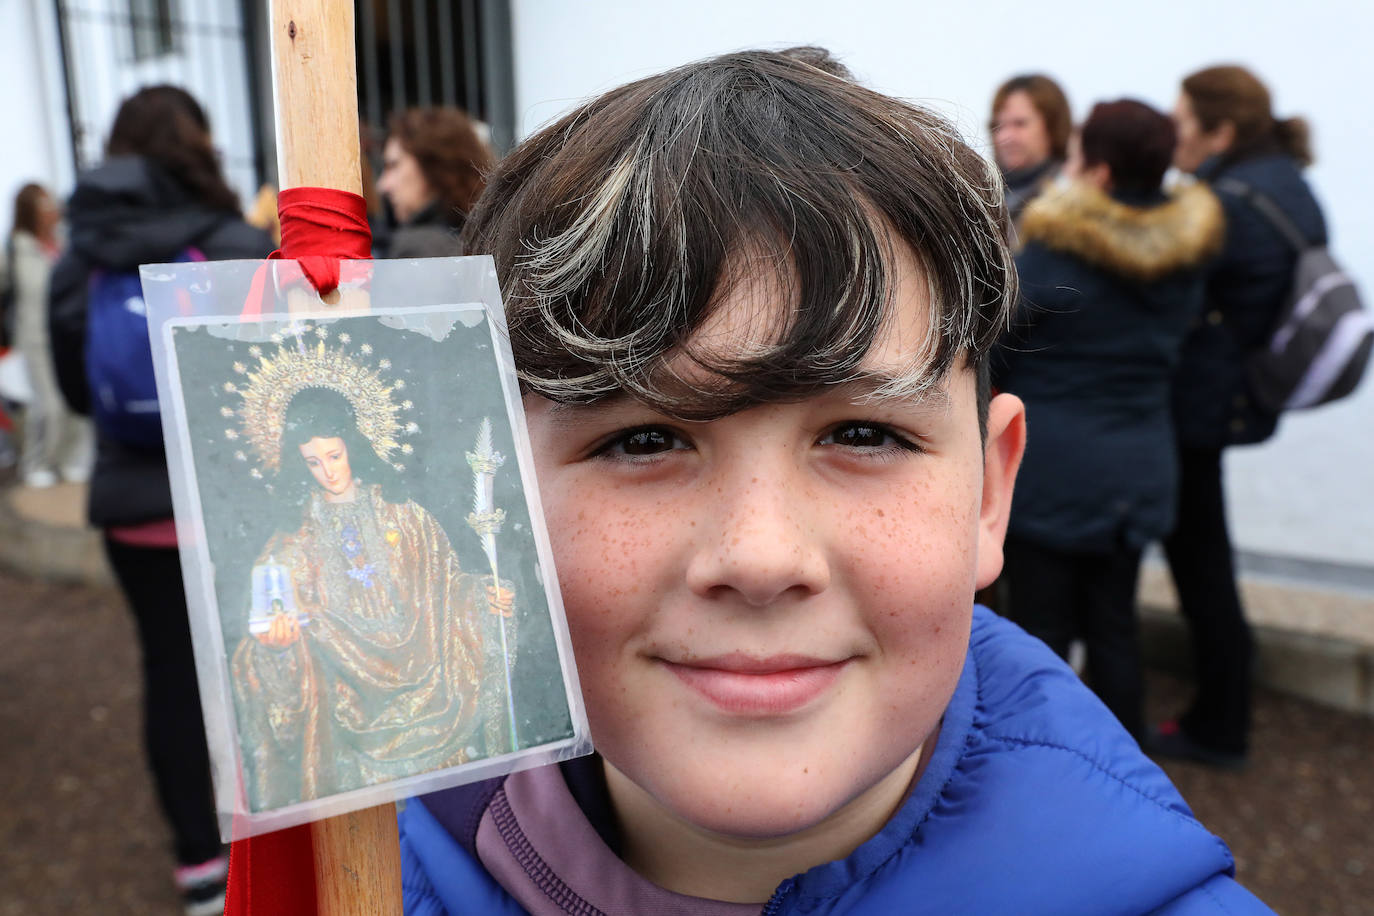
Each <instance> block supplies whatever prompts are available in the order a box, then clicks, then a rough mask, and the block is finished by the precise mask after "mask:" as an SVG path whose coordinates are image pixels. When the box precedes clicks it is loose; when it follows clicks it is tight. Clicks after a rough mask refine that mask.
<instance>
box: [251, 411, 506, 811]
mask: <svg viewBox="0 0 1374 916" xmlns="http://www.w3.org/2000/svg"><path fill="white" fill-rule="evenodd" d="M399 490H400V482H399V480H398V479H397V475H395V474H394V473H393V471H392V468H391V467H390V466H389V465H387V463H386V462H385V461H383V460H381V459H380V458H379V457H378V455H377V452H376V451H375V449H374V448H373V446H372V444H371V443H370V441H369V440H368V438H367V437H366V436H365V435H363V434H362V432H361V431H360V430H359V425H358V420H357V415H356V413H355V411H354V409H353V407H352V406H351V405H350V403H349V401H348V399H347V398H346V397H344V396H343V395H341V394H339V393H337V392H335V391H332V390H329V389H324V388H306V389H304V390H303V391H301V392H300V393H298V394H296V395H295V396H294V397H293V398H292V399H291V402H290V405H289V406H288V408H287V410H286V414H285V419H284V421H283V424H282V434H281V451H280V458H279V460H278V471H277V478H276V482H275V485H274V496H275V497H277V498H279V499H280V502H281V505H282V507H283V509H284V511H285V513H286V514H285V515H283V516H282V522H283V523H284V524H279V530H278V532H277V533H276V534H275V535H273V536H272V538H271V539H270V540H269V541H268V543H267V545H266V546H265V547H264V548H263V550H262V552H261V554H260V555H259V557H258V560H257V563H256V564H255V574H254V581H255V583H256V582H265V583H271V584H270V585H269V586H264V588H266V589H267V592H270V594H269V593H266V592H265V593H264V594H262V595H257V594H255V596H254V606H255V609H256V608H258V607H259V606H261V607H264V608H266V609H268V614H267V616H266V618H265V619H259V620H257V621H256V622H255V621H253V620H250V624H249V630H250V633H251V634H252V635H250V636H249V637H247V638H245V639H244V640H242V642H240V644H239V646H238V649H237V650H236V651H235V653H234V658H233V665H232V668H233V675H234V687H235V692H236V696H237V701H238V708H239V721H240V732H241V736H242V737H241V740H242V745H243V752H244V760H245V764H246V769H247V771H248V786H247V791H248V797H249V803H250V805H252V806H253V807H254V809H255V810H263V809H267V808H276V807H280V806H283V805H287V804H291V803H293V802H298V801H304V800H307V799H312V798H319V797H322V796H326V795H332V794H336V793H338V792H343V791H347V790H350V789H357V788H361V787H363V786H367V785H372V784H374V783H377V782H382V781H388V780H392V779H400V778H403V777H406V776H412V775H415V774H418V773H424V772H428V771H430V770H435V769H440V768H443V767H447V766H454V765H457V764H460V763H464V762H466V761H468V760H470V759H474V757H475V756H476V755H477V753H478V752H477V751H476V749H477V748H479V747H481V748H482V751H481V752H480V755H481V756H491V755H495V754H498V753H502V752H504V751H507V750H510V749H511V748H510V747H509V742H508V741H507V740H504V739H505V735H506V734H508V731H507V728H506V726H507V724H508V723H507V721H506V718H505V716H504V711H505V709H506V701H505V670H506V668H505V664H506V662H505V658H504V657H503V655H502V649H501V646H502V643H501V636H500V626H501V617H503V616H509V615H510V611H511V601H512V597H513V596H512V595H511V593H510V592H509V591H508V590H506V589H500V590H498V589H496V588H495V587H494V585H493V584H492V582H491V578H490V577H489V576H471V575H467V574H465V573H464V572H463V571H462V570H461V568H460V567H459V564H458V557H457V556H456V555H455V554H454V552H453V548H452V546H451V545H450V543H449V539H448V536H447V535H446V534H445V533H444V530H443V528H442V527H441V526H440V525H439V523H438V522H437V521H436V520H435V519H434V517H433V516H432V515H430V514H429V512H427V511H426V510H425V509H424V508H423V507H422V506H420V505H419V504H418V503H416V502H413V501H411V500H408V499H405V498H404V497H402V496H400V494H399ZM287 518H290V519H291V521H290V522H287V521H286V520H287ZM258 590H261V589H258ZM507 637H508V638H507V643H506V647H507V650H508V651H511V652H513V651H514V643H513V637H514V630H513V629H511V630H509V631H508V634H507Z"/></svg>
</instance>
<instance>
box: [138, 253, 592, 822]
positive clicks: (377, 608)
mask: <svg viewBox="0 0 1374 916" xmlns="http://www.w3.org/2000/svg"><path fill="white" fill-rule="evenodd" d="M343 268H344V270H343V278H344V282H343V283H342V285H341V290H340V295H338V296H333V297H331V298H333V299H336V302H335V304H333V305H330V304H327V303H326V302H324V301H321V299H320V297H319V296H318V295H317V294H316V293H315V292H314V291H313V290H312V289H310V288H309V287H308V286H307V285H306V284H305V283H304V281H303V280H302V278H301V274H300V270H299V268H298V267H297V265H296V263H295V262H293V261H267V262H258V261H233V262H218V263H184V264H168V265H149V266H145V267H143V268H142V270H141V273H142V281H143V291H144V300H145V303H146V307H147V314H148V323H149V331H150V334H149V338H150V342H151V344H152V353H153V364H154V371H155V375H156V381H157V391H158V402H159V410H160V414H161V419H162V427H163V437H164V440H165V442H166V448H167V460H168V469H169V472H170V475H171V482H172V496H173V503H174V506H175V510H176V524H177V539H178V542H179V545H180V553H181V564H182V573H183V578H184V580H185V586H186V597H187V605H188V607H189V609H190V615H191V633H192V639H193V642H194V647H195V655H196V671H197V675H198V678H199V683H200V696H201V704H202V707H203V709H204V715H205V727H206V736H207V738H208V741H209V747H210V757H211V763H212V768H213V778H214V787H215V798H216V805H217V808H218V812H219V817H220V825H221V833H222V834H223V836H224V838H225V839H226V840H228V839H239V838H242V837H244V836H250V835H253V834H256V833H262V832H266V831H269V830H276V829H280V828H283V827H288V826H292V825H295V824H299V823H303V822H306V821H312V820H318V819H320V818H324V817H330V816H333V815H337V814H341V813H344V812H347V811H352V810H355V809H359V808H365V807H370V806H373V805H377V804H382V803H386V802H392V801H396V800H399V799H403V798H405V797H408V796H412V795H419V794H424V793H427V792H432V791H435V790H438V789H441V788H446V787H449V786H454V785H459V784H462V783H466V782H473V781H476V780H480V779H486V778H489V777H491V776H495V775H499V774H502V773H506V772H510V771H513V770H517V769H524V768H527V767H533V766H539V765H542V764H547V763H552V762H556V761H559V760H564V759H567V758H570V757H575V756H579V755H581V754H585V753H589V752H590V751H591V741H590V737H589V733H588V729H587V722H586V714H585V710H584V708H583V705H582V699H581V694H580V691H579V689H578V684H577V674H576V671H575V668H574V665H573V657H572V650H571V644H570V642H569V639H568V629H567V623H566V621H565V619H564V615H563V608H562V604H561V601H560V598H559V593H558V585H557V577H556V575H555V573H554V567H553V558H552V555H551V551H550V546H549V539H548V534H547V532H546V530H545V527H544V519H543V515H542V513H541V511H540V504H539V498H538V487H537V484H536V481H535V478H534V472H533V467H534V464H533V460H532V456H531V452H530V444H529V437H528V435H527V432H526V428H525V422H524V415H523V413H522V411H521V406H520V394H519V387H518V383H517V379H516V375H515V368H514V364H513V362H512V359H511V352H510V345H509V342H508V340H507V335H506V327H505V320H504V312H503V309H502V306H501V300H500V288H499V285H498V283H497V280H496V275H495V270H494V268H493V265H492V261H491V259H490V258H487V257H471V258H436V259H425V260H413V261H377V262H370V261H351V262H344V264H343Z"/></svg>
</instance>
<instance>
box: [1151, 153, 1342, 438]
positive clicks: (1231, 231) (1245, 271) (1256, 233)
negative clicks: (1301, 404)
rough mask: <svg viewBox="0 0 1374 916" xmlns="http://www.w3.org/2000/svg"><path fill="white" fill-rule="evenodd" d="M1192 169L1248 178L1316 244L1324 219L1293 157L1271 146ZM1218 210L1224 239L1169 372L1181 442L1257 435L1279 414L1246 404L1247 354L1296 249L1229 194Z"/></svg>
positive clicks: (1260, 336)
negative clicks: (1174, 369) (1175, 365)
mask: <svg viewBox="0 0 1374 916" xmlns="http://www.w3.org/2000/svg"><path fill="white" fill-rule="evenodd" d="M1197 176H1198V178H1200V179H1202V180H1203V181H1206V182H1208V183H1209V184H1211V185H1213V186H1215V185H1216V183H1217V182H1218V181H1219V180H1221V179H1223V178H1232V179H1235V180H1237V181H1240V182H1243V183H1245V184H1247V185H1249V186H1250V187H1251V188H1253V189H1255V190H1256V191H1259V192H1260V193H1261V194H1263V195H1265V196H1266V197H1268V198H1269V199H1270V200H1272V201H1273V202H1274V203H1275V204H1277V205H1278V206H1279V209H1281V210H1282V211H1283V212H1284V213H1285V214H1287V216H1288V218H1289V219H1291V220H1292V221H1293V222H1294V223H1295V224H1296V225H1297V227H1298V229H1300V230H1301V231H1302V233H1303V235H1304V236H1305V237H1306V238H1307V240H1308V241H1309V242H1311V243H1312V244H1314V245H1321V244H1325V243H1326V223H1325V221H1324V220H1323V219H1322V213H1321V209H1320V208H1319V207H1318V206H1317V201H1316V198H1315V197H1313V196H1312V190H1311V188H1309V187H1308V186H1307V182H1305V181H1304V180H1303V178H1302V173H1301V172H1299V171H1298V165H1297V163H1296V162H1294V161H1293V160H1292V159H1291V158H1289V157H1288V156H1285V155H1283V154H1282V153H1279V152H1272V153H1259V154H1252V155H1247V156H1243V157H1239V158H1233V159H1225V160H1223V159H1210V160H1208V161H1207V162H1205V163H1203V165H1202V167H1201V168H1200V169H1198V172H1197ZM1217 196H1218V197H1219V198H1220V199H1221V204H1222V207H1223V208H1224V209H1225V211H1226V246H1225V248H1224V249H1223V250H1222V253H1221V255H1220V256H1219V257H1218V258H1217V260H1216V261H1215V262H1214V263H1213V264H1212V266H1211V268H1210V269H1209V270H1208V274H1207V293H1206V298H1207V304H1206V308H1205V311H1204V312H1203V313H1202V314H1201V315H1199V316H1198V318H1197V321H1196V322H1195V323H1194V325H1193V328H1192V331H1191V332H1190V333H1189V335H1188V337H1187V339H1186V340H1185V341H1184V343H1183V356H1182V360H1181V362H1180V364H1179V367H1178V373H1177V375H1176V376H1175V379H1174V422H1175V424H1176V427H1177V430H1178V439H1179V444H1180V445H1182V446H1184V447H1185V448H1207V449H1210V448H1221V447H1222V446H1225V445H1246V444H1250V443H1254V442H1263V441H1264V440H1265V439H1267V438H1269V437H1270V436H1271V435H1273V433H1274V429H1275V428H1276V427H1277V426H1278V416H1277V415H1275V414H1272V413H1269V412H1268V411H1266V410H1264V409H1262V408H1260V407H1258V406H1257V405H1255V404H1253V403H1252V402H1251V399H1250V395H1249V389H1248V387H1247V385H1246V382H1245V360H1246V357H1247V356H1249V354H1251V353H1253V352H1254V351H1255V350H1258V349H1259V348H1261V347H1263V346H1264V345H1265V344H1266V343H1267V342H1268V340H1269V336H1270V334H1272V333H1273V330H1274V326H1275V325H1276V324H1277V323H1278V314H1279V309H1280V308H1281V307H1282V306H1283V303H1284V300H1285V299H1286V298H1287V297H1288V292H1289V290H1290V288H1291V287H1292V285H1293V269H1294V266H1295V265H1296V264H1297V253H1296V252H1294V251H1293V249H1292V247H1291V246H1290V245H1289V244H1288V243H1287V242H1286V241H1285V240H1284V239H1283V237H1282V236H1281V235H1279V233H1278V230H1276V229H1275V228H1274V227H1273V226H1272V225H1270V223H1269V221H1268V220H1267V219H1265V218H1264V216H1263V215H1262V214H1260V213H1259V212H1257V211H1256V210H1255V209H1254V207H1253V206H1251V205H1250V204H1249V203H1248V202H1247V201H1245V200H1243V199H1241V198H1240V197H1237V196H1236V195H1234V194H1226V193H1222V194H1218V195H1217Z"/></svg>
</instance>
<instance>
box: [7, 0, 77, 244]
mask: <svg viewBox="0 0 1374 916" xmlns="http://www.w3.org/2000/svg"><path fill="white" fill-rule="evenodd" d="M53 20H54V16H53V13H52V4H51V3H47V2H41V3H40V2H38V0H0V23H3V28H0V86H4V87H6V91H5V93H4V95H3V97H0V115H3V122H4V124H5V125H6V131H5V133H6V136H5V141H4V144H5V145H4V149H3V152H0V232H3V235H8V233H9V225H10V219H11V218H12V216H13V208H12V204H13V201H14V195H15V193H16V192H17V191H18V190H19V188H20V187H21V186H23V185H24V184H27V183H28V182H30V181H37V182H38V183H40V184H43V185H45V186H47V187H48V188H50V189H53V190H54V191H57V192H59V193H63V192H65V191H66V190H69V189H70V187H71V182H72V176H73V170H72V157H71V136H70V134H69V133H68V132H67V120H66V117H65V115H64V114H63V113H62V106H63V101H62V99H63V96H62V84H61V79H62V72H61V68H60V64H59V62H58V60H57V58H56V57H55V56H54V55H52V54H44V53H43V50H42V49H44V48H56V47H57V31H56V24H55V22H54V21H53ZM0 237H3V236H0Z"/></svg>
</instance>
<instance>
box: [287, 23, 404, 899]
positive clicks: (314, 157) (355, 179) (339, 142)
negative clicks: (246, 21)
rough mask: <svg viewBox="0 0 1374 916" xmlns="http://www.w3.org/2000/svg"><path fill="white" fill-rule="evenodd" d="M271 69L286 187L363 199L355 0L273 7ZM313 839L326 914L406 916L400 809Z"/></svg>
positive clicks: (334, 820) (329, 826)
mask: <svg viewBox="0 0 1374 916" xmlns="http://www.w3.org/2000/svg"><path fill="white" fill-rule="evenodd" d="M272 65H273V66H272V73H273V95H274V102H275V104H276V120H277V166H278V168H277V172H278V177H279V179H280V181H281V186H282V187H283V188H295V187H317V188H336V189H338V190H342V191H352V192H353V193H355V194H361V193H362V168H361V161H360V152H359V149H358V77H357V72H356V66H355V63H354V52H353V0H272ZM331 298H332V299H333V301H334V302H335V303H338V302H339V300H338V298H337V296H333V297H331ZM325 301H326V302H328V301H330V300H329V299H326V300H325ZM363 304H364V306H365V303H363ZM310 834H311V840H312V842H313V844H314V849H315V891H316V897H317V899H318V903H319V913H320V914H321V916H400V913H401V850H400V843H399V840H398V838H397V832H396V809H395V807H394V806H392V805H379V806H377V807H375V808H369V809H366V810H363V811H354V812H353V813H351V814H343V815H339V816H338V817H331V818H327V819H326V820H322V821H316V822H315V823H313V824H311V825H310Z"/></svg>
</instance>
